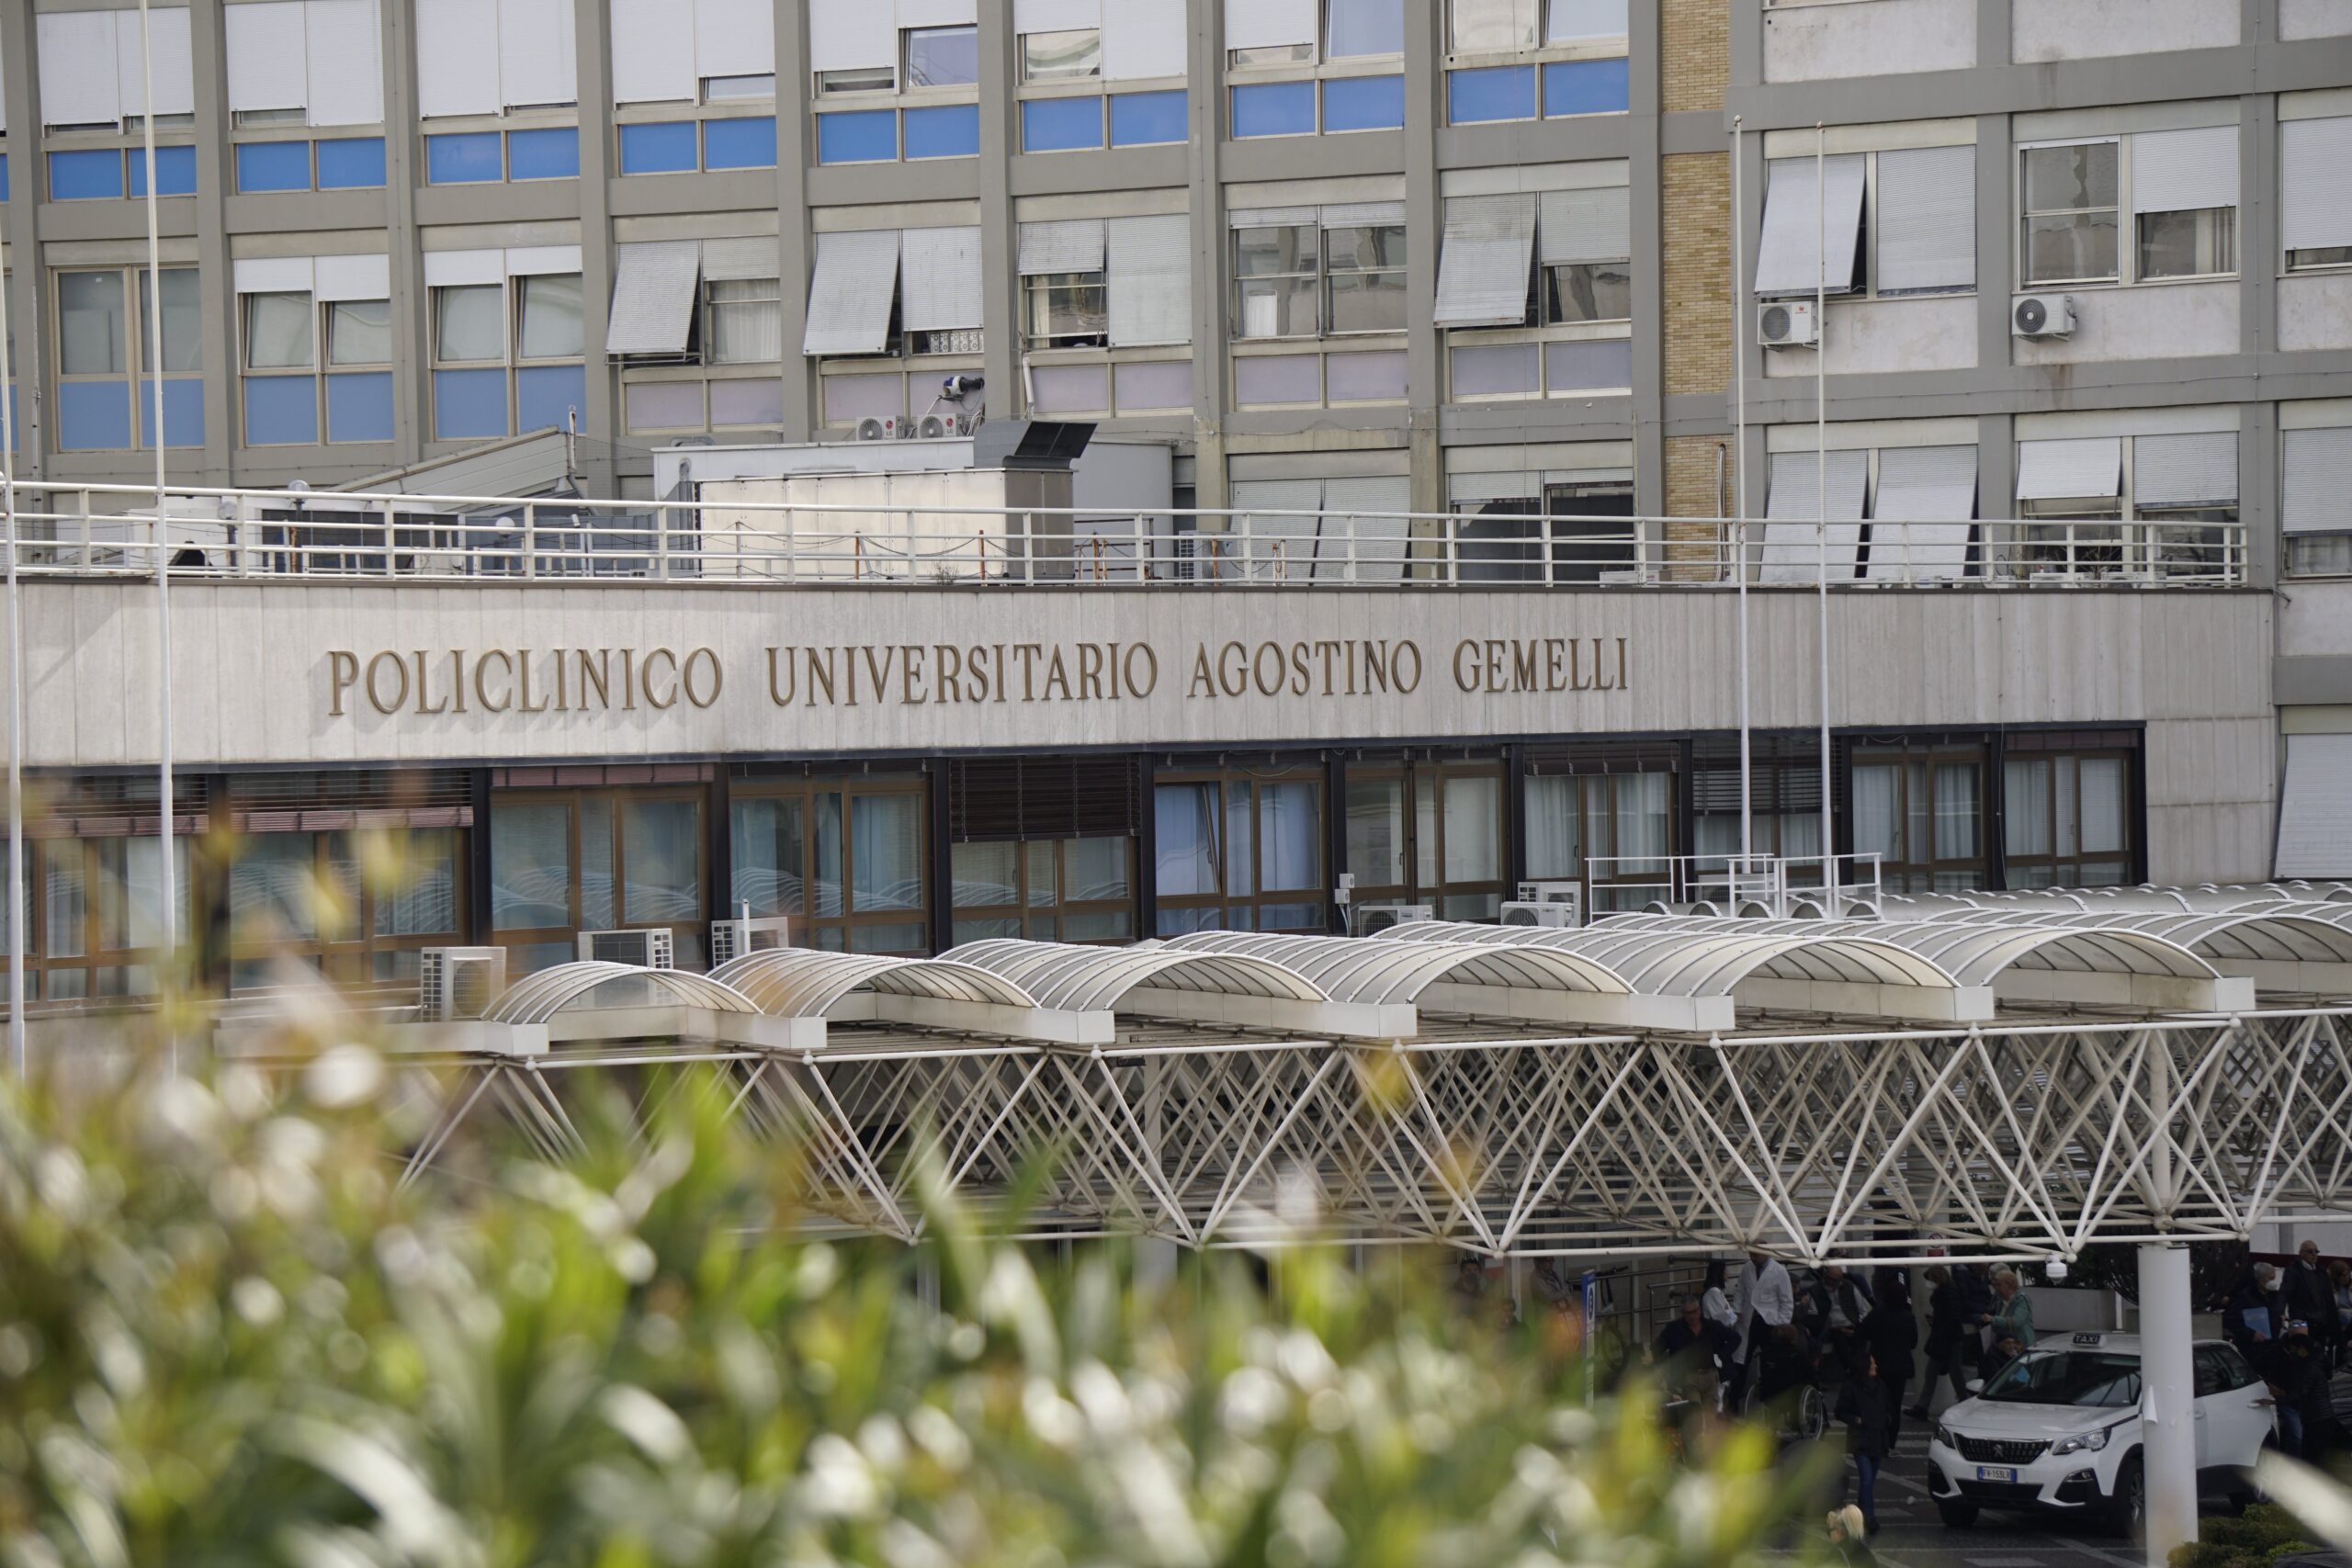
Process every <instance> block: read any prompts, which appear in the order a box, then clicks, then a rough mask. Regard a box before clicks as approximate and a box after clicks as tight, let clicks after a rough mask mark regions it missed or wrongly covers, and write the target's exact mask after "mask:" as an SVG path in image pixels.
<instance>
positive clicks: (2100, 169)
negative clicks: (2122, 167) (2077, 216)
mask: <svg viewBox="0 0 2352 1568" xmlns="http://www.w3.org/2000/svg"><path fill="white" fill-rule="evenodd" d="M2118 145H2119V144H2118V143H2116V142H2113V141H2089V142H2083V143H2080V144H2078V145H2075V146H2071V147H2030V148H2028V149H2026V154H2025V209H2026V210H2027V211H2028V212H2069V211H2075V210H2078V209H2082V208H2086V207H2113V206H2114V205H2115V204H2116V195H2115V193H2116V165H2117V149H2118Z"/></svg>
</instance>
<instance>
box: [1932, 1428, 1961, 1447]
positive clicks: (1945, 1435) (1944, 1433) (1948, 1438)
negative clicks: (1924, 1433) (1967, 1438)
mask: <svg viewBox="0 0 2352 1568" xmlns="http://www.w3.org/2000/svg"><path fill="white" fill-rule="evenodd" d="M1936 1441H1938V1442H1939V1443H1941V1444H1942V1445H1943V1446H1944V1447H1946V1448H1948V1449H1958V1448H1959V1447H1960V1439H1959V1438H1955V1437H1953V1436H1952V1435H1951V1427H1947V1426H1945V1425H1944V1424H1943V1423H1942V1422H1940V1421H1939V1422H1937V1423H1936Z"/></svg>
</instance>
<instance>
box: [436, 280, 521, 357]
mask: <svg viewBox="0 0 2352 1568" xmlns="http://www.w3.org/2000/svg"><path fill="white" fill-rule="evenodd" d="M505 318H506V291H505V290H504V289H503V288H501V287H499V286H498V285H497V284H495V283H483V284H469V285H467V286H465V287H463V288H440V289H435V291H434V297H433V356H434V358H435V359H436V360H438V361H439V362H440V363H442V364H444V365H463V364H468V363H472V362H476V361H481V360H498V359H503V358H505V357H506V320H505Z"/></svg>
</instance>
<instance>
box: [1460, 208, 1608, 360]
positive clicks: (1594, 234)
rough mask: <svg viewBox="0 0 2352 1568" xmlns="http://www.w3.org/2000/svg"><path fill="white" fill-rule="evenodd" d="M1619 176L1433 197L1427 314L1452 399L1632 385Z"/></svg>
mask: <svg viewBox="0 0 2352 1568" xmlns="http://www.w3.org/2000/svg"><path fill="white" fill-rule="evenodd" d="M1631 228H1632V223H1631V206H1630V197H1629V193H1628V190H1627V188H1626V187H1625V186H1622V185H1596V186H1571V187H1569V188H1566V189H1553V190H1543V191H1510V192H1500V193H1495V194H1463V195H1457V196H1449V197H1446V200H1445V225H1444V230H1443V232H1442V234H1441V236H1440V239H1439V245H1440V250H1439V253H1438V281H1437V304H1436V310H1435V313H1434V314H1435V321H1436V323H1437V324H1438V325H1439V326H1441V327H1445V328H1448V329H1451V330H1449V331H1448V333H1447V334H1446V339H1447V342H1446V357H1447V369H1448V379H1449V385H1450V389H1451V395H1452V397H1453V400H1456V401H1464V400H1479V399H1486V398H1530V397H1546V396H1551V397H1571V396H1575V397H1581V396H1589V395H1590V394H1592V393H1594V392H1613V391H1622V390H1625V389H1630V387H1631V386H1632V384H1633V342H1632V337H1633V327H1632V321H1631V317H1632V313H1633V285H1632V262H1631V255H1632V251H1633V242H1632V237H1631Z"/></svg>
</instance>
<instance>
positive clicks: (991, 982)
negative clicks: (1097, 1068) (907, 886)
mask: <svg viewBox="0 0 2352 1568" xmlns="http://www.w3.org/2000/svg"><path fill="white" fill-rule="evenodd" d="M711 978H713V979H714V980H718V981H722V982H724V983H725V984H727V985H729V986H732V987H735V988H736V989H737V990H739V991H741V992H742V993H743V995H744V996H746V997H748V998H751V1000H752V1003H753V1005H754V1006H756V1007H757V1008H758V1009H759V1010H761V1011H762V1012H765V1013H773V1014H775V1015H777V1016H779V1017H785V1018H819V1019H825V1020H827V1021H831V1022H834V1023H851V1022H860V1023H862V1022H870V1021H880V1022H887V1023H905V1024H913V1025H916V1026H917V1027H920V1028H924V1029H945V1030H954V1031H956V1032H962V1033H967V1034H987V1035H994V1036H998V1037H1000V1038H1003V1039H1008V1040H1036V1041H1045V1042H1048V1043H1056V1044H1064V1045H1096V1044H1107V1043H1109V1042H1110V1041H1111V1040H1112V1038H1113V1036H1114V1033H1115V1023H1116V1021H1115V1020H1114V1019H1113V1017H1112V1016H1111V1014H1110V1013H1109V1012H1108V1011H1073V1010H1065V1009H1057V1008H1044V1007H1040V1006H1038V1005H1037V1001H1036V998H1034V997H1032V996H1031V995H1030V994H1029V993H1028V991H1026V990H1025V989H1023V987H1021V986H1019V985H1018V984H1016V983H1015V982H1013V981H1012V980H1009V979H1007V978H1006V977H1005V976H1002V975H999V974H996V973H994V972H992V971H990V970H987V969H982V968H978V967H976V966H974V965H972V964H958V963H954V962H952V961H950V960H947V959H941V958H886V957H883V956H881V955H880V954H878V953H824V952H820V951H817V950H815V949H812V948H806V947H775V948H766V949H763V950H762V951H760V952H756V953H744V954H743V955H742V956H741V957H739V958H735V959H731V960H729V962H728V963H726V964H721V965H720V966H719V967H718V968H717V969H715V970H713V971H712V972H711Z"/></svg>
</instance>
